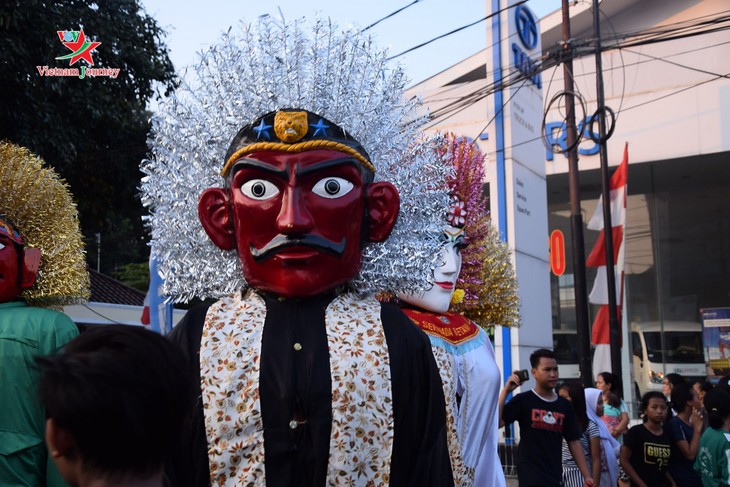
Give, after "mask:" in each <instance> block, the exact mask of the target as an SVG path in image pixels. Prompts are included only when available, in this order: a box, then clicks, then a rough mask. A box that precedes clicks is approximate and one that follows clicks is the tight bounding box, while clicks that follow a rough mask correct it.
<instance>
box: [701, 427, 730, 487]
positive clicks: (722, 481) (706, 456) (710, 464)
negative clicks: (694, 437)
mask: <svg viewBox="0 0 730 487" xmlns="http://www.w3.org/2000/svg"><path fill="white" fill-rule="evenodd" d="M729 462H730V433H729V432H728V431H727V430H719V429H714V428H707V429H706V430H705V432H704V433H702V438H700V448H699V450H698V451H697V458H696V459H695V470H697V471H698V472H699V473H700V475H702V485H703V486H704V487H727V486H728V485H730V465H729Z"/></svg>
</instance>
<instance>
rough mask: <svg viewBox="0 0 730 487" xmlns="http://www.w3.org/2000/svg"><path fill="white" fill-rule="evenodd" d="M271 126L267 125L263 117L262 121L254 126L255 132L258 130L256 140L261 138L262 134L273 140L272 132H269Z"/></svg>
mask: <svg viewBox="0 0 730 487" xmlns="http://www.w3.org/2000/svg"><path fill="white" fill-rule="evenodd" d="M270 128H271V125H266V124H265V123H264V121H263V119H262V120H261V123H260V124H258V126H256V127H254V128H253V130H254V132H256V140H258V139H260V138H261V136H262V135H263V136H264V138H265V139H266V140H271V134H269V129H270Z"/></svg>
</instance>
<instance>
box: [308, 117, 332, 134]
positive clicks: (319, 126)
mask: <svg viewBox="0 0 730 487" xmlns="http://www.w3.org/2000/svg"><path fill="white" fill-rule="evenodd" d="M309 126H310V127H312V128H313V129H314V133H313V134H312V137H316V136H317V134H319V133H320V132H322V136H323V137H327V129H328V128H330V126H329V125H327V124H325V123H324V120H322V119H321V118H320V119H319V122H317V123H310V124H309Z"/></svg>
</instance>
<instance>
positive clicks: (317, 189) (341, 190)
mask: <svg viewBox="0 0 730 487" xmlns="http://www.w3.org/2000/svg"><path fill="white" fill-rule="evenodd" d="M354 187H355V186H354V185H353V184H352V183H351V182H350V181H348V180H347V179H342V178H338V177H334V176H330V177H327V178H324V179H320V180H319V181H317V184H315V185H314V188H312V192H313V193H314V194H316V195H319V196H321V197H323V198H330V199H333V198H341V197H343V196H345V195H346V194H347V193H349V192H350V191H352V188H354Z"/></svg>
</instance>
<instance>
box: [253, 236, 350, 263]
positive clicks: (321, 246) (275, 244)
mask: <svg viewBox="0 0 730 487" xmlns="http://www.w3.org/2000/svg"><path fill="white" fill-rule="evenodd" d="M345 241H346V239H344V238H343V239H342V240H341V241H340V243H337V242H332V241H330V240H327V239H326V238H323V237H320V236H318V235H310V234H307V235H302V236H298V237H288V236H286V235H277V236H276V237H274V238H273V239H271V241H270V242H269V243H267V244H266V245H264V246H263V247H262V248H260V249H257V248H255V247H254V246H253V245H251V246H250V250H251V255H252V256H253V260H256V261H260V260H264V259H267V258H269V257H271V255H272V254H275V253H276V252H278V251H280V250H281V249H285V248H287V247H312V248H314V249H317V250H321V251H322V252H325V253H327V254H331V255H336V256H338V257H339V256H341V255H342V254H343V253H344V251H345Z"/></svg>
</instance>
